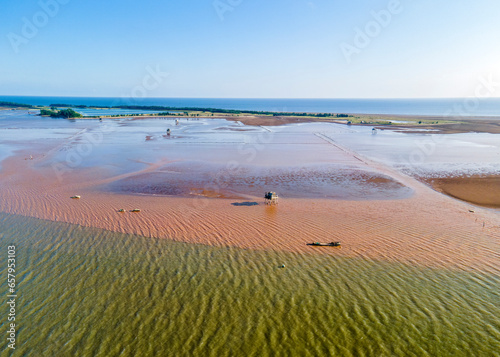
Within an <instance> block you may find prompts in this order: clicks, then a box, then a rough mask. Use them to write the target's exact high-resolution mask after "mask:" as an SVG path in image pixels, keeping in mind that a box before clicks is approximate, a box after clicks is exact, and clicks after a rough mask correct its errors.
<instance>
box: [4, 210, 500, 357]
mask: <svg viewBox="0 0 500 357" xmlns="http://www.w3.org/2000/svg"><path fill="white" fill-rule="evenodd" d="M0 242H1V244H0V256H1V259H0V262H1V264H2V265H1V267H0V268H1V274H2V275H1V276H2V285H1V286H2V290H1V291H0V293H1V295H2V300H4V301H5V302H6V300H7V297H6V295H7V284H6V265H7V246H8V245H11V244H15V245H16V247H17V266H18V271H17V272H16V273H17V279H18V294H19V297H18V301H17V303H18V304H17V317H16V322H17V324H18V334H17V348H16V350H15V351H11V350H9V349H8V348H7V342H6V336H7V333H6V331H7V319H6V316H7V313H8V312H7V308H8V307H7V305H6V303H3V304H2V306H3V307H2V309H1V316H0V319H1V325H0V329H1V331H2V335H3V337H2V345H1V349H0V356H10V355H12V356H106V357H108V356H494V355H495V353H498V352H497V351H498V350H499V347H500V345H499V341H500V304H499V302H500V299H499V295H498V294H499V287H500V278H499V277H498V276H491V275H483V274H480V273H464V272H456V271H447V270H436V269H425V268H417V267H412V266H407V265H402V264H394V263H384V262H372V261H368V260H363V259H340V258H332V257H324V256H310V255H299V254H290V253H276V252H261V251H249V250H241V249H235V248H215V247H207V246H202V245H188V244H183V243H174V242H170V241H165V240H155V239H149V238H143V237H137V236H131V235H125V234H117V233H111V232H107V231H102V230H98V229H89V228H82V227H79V226H74V225H69V224H60V223H53V222H46V221H40V220H36V219H31V218H25V217H18V216H7V215H0ZM281 264H286V267H285V268H284V269H282V268H280V265H281Z"/></svg>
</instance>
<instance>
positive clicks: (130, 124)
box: [0, 120, 500, 273]
mask: <svg viewBox="0 0 500 357" xmlns="http://www.w3.org/2000/svg"><path fill="white" fill-rule="evenodd" d="M85 122H87V123H88V122H89V121H85ZM75 124H76V125H80V123H79V122H78V121H77V122H76V123H75ZM87 125H88V124H87ZM105 125H108V126H107V127H105V128H106V130H103V129H102V127H100V126H99V124H98V123H93V124H92V126H88V127H87V128H84V129H83V130H81V129H80V128H79V127H78V128H75V129H74V130H72V131H71V132H68V134H67V135H66V136H63V137H62V138H61V137H54V138H51V139H47V140H46V141H44V143H43V144H37V145H34V144H32V141H30V140H23V139H22V138H21V139H18V140H17V141H15V143H10V144H9V147H10V148H11V149H12V150H13V153H14V154H13V155H11V156H9V157H7V158H6V159H4V160H3V161H2V170H1V171H0V210H1V211H2V212H6V213H14V214H19V215H25V216H32V217H37V218H42V219H47V220H52V221H61V222H68V223H74V224H79V225H82V226H91V227H98V228H102V229H106V230H110V231H116V232H124V233H133V234H138V235H142V236H146V237H159V238H165V239H171V240H175V241H183V242H189V243H199V244H209V245H214V246H235V247H241V248H249V249H265V250H267V249H271V250H278V251H279V250H281V251H290V252H300V253H311V254H331V255H338V256H345V257H364V258H368V259H375V260H388V261H397V262H404V263H410V264H418V265H424V266H432V267H443V266H444V267H455V268H458V269H466V270H470V269H481V270H483V271H488V272H493V273H498V271H499V266H498V261H499V260H498V258H499V255H500V253H499V237H500V216H499V214H498V211H495V210H488V209H481V208H475V212H474V213H471V212H469V209H470V205H469V204H467V203H464V202H461V201H458V200H455V199H453V198H450V197H447V196H444V195H442V194H440V193H438V192H436V191H434V190H432V189H431V188H430V187H428V186H426V185H425V184H423V183H421V182H419V181H418V180H416V179H415V178H413V177H411V176H410V175H407V174H404V173H403V172H402V171H401V170H398V169H397V168H394V167H393V166H392V165H388V164H386V163H384V162H381V161H380V160H373V159H371V158H370V157H368V156H367V155H365V154H364V153H363V152H362V150H361V152H362V153H361V154H360V152H358V151H359V150H358V149H357V148H356V146H355V145H346V143H344V142H342V140H341V137H350V136H351V135H365V134H364V133H363V132H357V133H356V132H350V131H346V130H345V126H337V125H334V124H318V123H316V124H314V123H313V124H298V125H292V126H284V127H283V128H284V129H281V130H278V129H275V128H274V127H271V128H269V129H268V130H266V129H258V130H250V131H247V130H245V129H246V127H245V126H241V125H239V124H234V123H229V124H228V123H227V122H225V121H200V122H195V121H191V122H189V123H188V122H183V123H181V125H180V126H179V127H177V128H175V127H173V128H175V131H177V133H175V132H174V134H175V135H179V136H178V138H177V139H176V138H169V139H167V138H165V137H164V136H163V135H164V130H165V128H166V126H169V125H171V123H169V122H168V121H163V122H161V121H154V120H149V121H148V120H145V121H127V120H116V121H113V122H110V123H107V124H105ZM237 127H241V128H242V129H244V130H243V131H237V130H234V129H235V128H237ZM221 128H222V129H221ZM68 130H69V129H68ZM99 131H101V132H102V133H103V134H102V140H101V141H96V143H95V144H93V145H92V144H88V140H89V139H88V136H86V135H90V134H92V135H94V138H96V137H99V136H98V135H97V133H98V132H99ZM267 133H269V134H267ZM147 137H150V140H147V139H146V138H147ZM84 148H86V149H87V151H84ZM77 154H78V155H79V156H78V155H77ZM30 155H32V156H33V159H32V160H31V159H27V158H28V157H29V156H30ZM75 157H76V158H78V157H79V158H80V160H76V159H75ZM70 159H72V160H74V161H71V160H70ZM68 160H70V161H68ZM70 163H71V165H70ZM58 165H63V166H64V165H65V166H64V168H65V170H64V171H63V174H61V173H60V172H58V170H57V169H56V168H57V167H59V166H58ZM234 167H236V168H239V169H240V170H241V171H238V170H234ZM318 167H321V168H322V169H321V170H319V169H318ZM195 168H196V169H195ZM298 168H302V169H301V170H302V171H301V170H300V169H298ZM313 168H314V169H313ZM236 172H239V173H238V174H235V173H236ZM258 172H260V173H263V174H261V175H260V176H259V175H256V173H258ZM270 172H274V174H273V175H270V174H269V173H270ZM190 175H191V176H190ZM252 175H253V176H252ZM176 177H177V179H176ZM356 177H357V178H356ZM210 180H212V181H210ZM249 180H250V181H249ZM252 180H253V182H254V187H253V188H250V189H249V183H250V182H252ZM322 180H323V181H325V182H324V185H323V186H322V185H318V182H321V181H322ZM124 182H125V183H127V184H130V186H127V185H125V186H127V187H131V188H133V190H129V191H127V190H124V189H123V186H121V189H120V190H117V189H116V188H117V187H120V185H123V183H124ZM207 182H208V184H207ZM152 183H156V184H157V185H158V187H160V191H159V192H155V191H148V190H147V184H152ZM193 183H197V184H198V185H194V184H193ZM174 184H175V185H177V186H176V187H178V188H180V189H181V191H182V190H185V188H186V187H187V188H189V189H190V190H185V191H182V192H180V193H179V192H177V191H175V190H173V191H168V190H167V191H162V190H163V189H165V188H166V187H172V186H174ZM201 184H203V185H201ZM274 184H275V185H276V186H273V185H274ZM116 185H118V186H116ZM287 185H288V186H287ZM370 185H372V187H375V188H374V192H375V193H377V195H379V194H380V193H382V194H383V193H387V197H378V196H377V195H375V196H370V194H369V192H368V193H367V194H366V196H364V197H363V191H362V190H361V191H358V193H357V195H358V196H359V197H352V195H351V196H350V195H349V194H345V195H344V196H342V195H340V196H339V195H336V194H339V193H342V192H347V193H350V192H351V191H352V192H356V188H360V187H361V188H362V187H364V186H366V187H370ZM377 185H378V186H377ZM271 186H272V188H275V187H277V189H276V190H277V191H278V192H279V190H278V189H279V188H280V187H281V186H283V187H284V191H283V192H285V193H284V194H283V195H282V196H281V198H280V201H279V204H278V205H277V206H266V205H265V204H264V199H263V198H262V196H263V193H264V192H265V191H266V190H267V189H268V187H271ZM316 186H319V187H320V188H321V189H320V190H319V191H318V192H312V191H308V190H312V188H314V187H316ZM332 186H333V187H335V188H336V190H337V191H335V190H333V191H328V188H329V187H332ZM339 187H340V188H339ZM193 189H194V190H193ZM304 190H305V191H304ZM398 190H403V191H404V192H405V194H401V192H399V193H398ZM188 191H189V192H188ZM304 192H305V193H306V194H304ZM325 192H327V193H328V192H330V193H332V192H333V194H331V195H330V196H329V197H324V196H325V195H324V194H325ZM214 193H215V194H214ZM407 193H410V194H407ZM73 195H80V196H81V198H80V199H71V198H70V197H71V196H73ZM327 196H328V194H327ZM382 196H383V195H382ZM214 197H218V198H214ZM245 202H250V203H252V204H244V203H245ZM255 203H256V204H255ZM136 208H138V209H140V210H141V211H140V212H131V211H132V210H133V209H136ZM120 209H123V212H119V210H120ZM314 241H322V242H330V241H341V242H342V248H332V247H311V246H308V245H307V243H310V242H314Z"/></svg>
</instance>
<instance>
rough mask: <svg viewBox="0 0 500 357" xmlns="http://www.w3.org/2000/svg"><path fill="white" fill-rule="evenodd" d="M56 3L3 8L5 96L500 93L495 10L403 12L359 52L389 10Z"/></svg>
mask: <svg viewBox="0 0 500 357" xmlns="http://www.w3.org/2000/svg"><path fill="white" fill-rule="evenodd" d="M51 1H57V0H42V2H46V3H50V2H51ZM59 1H61V2H67V3H66V4H60V5H59V9H54V8H53V7H52V8H51V11H48V12H51V14H49V15H53V16H52V17H51V16H49V15H46V16H45V17H44V14H43V13H40V11H45V12H47V11H46V10H42V7H41V6H40V4H39V2H38V1H35V0H26V1H14V0H2V3H1V13H0V35H1V40H0V95H49V96H50V95H65V96H130V94H131V93H132V92H133V91H134V90H136V91H138V90H140V89H138V87H141V86H142V83H143V80H144V78H146V79H147V80H148V82H147V83H148V84H147V87H148V89H146V92H145V93H147V96H148V97H237V98H245V97H250V98H267V97H269V98H381V97H382V98H383V97H387V98H397V97H407V98H411V97H465V96H472V95H474V88H475V87H476V86H477V84H478V78H479V77H480V76H484V77H487V76H488V75H492V76H493V77H494V78H497V79H498V80H499V82H500V46H499V44H500V21H499V20H498V16H499V14H500V2H499V1H498V0H476V1H456V0H454V1H451V0H440V1H435V0H434V1H431V0H419V1H417V0H401V1H399V3H400V6H399V7H400V9H399V10H401V11H399V12H398V13H395V14H393V15H391V19H390V21H388V24H387V26H385V27H382V26H380V28H379V29H377V27H376V26H372V27H371V29H372V32H371V34H372V35H373V34H375V36H373V37H369V41H368V42H369V43H368V44H367V45H366V44H365V45H366V46H365V45H363V48H360V47H357V48H356V46H355V44H354V37H355V34H356V32H355V28H359V29H361V30H362V31H363V32H365V29H366V26H367V24H369V22H370V21H373V16H372V14H371V12H372V11H380V10H383V9H387V8H388V7H389V4H390V3H391V1H388V0H382V1H381V0H372V1H365V0H363V1H339V0H337V1H334V0H273V1H269V0H265V1H264V0H241V1H238V0H220V2H219V3H223V4H224V3H225V4H228V3H229V4H230V3H233V4H235V5H234V6H231V5H227V6H230V7H231V8H232V11H229V10H228V11H226V12H224V13H223V14H222V17H223V20H221V17H220V16H219V14H218V12H217V11H216V9H215V7H214V1H213V0H168V1H161V0H142V1H137V0H134V1H132V0H106V1H102V0H100V1H97V0H64V1H63V0H59ZM238 2H239V4H238ZM221 11H223V10H221ZM34 17H35V18H34ZM24 18H25V19H28V21H30V22H31V23H33V22H36V23H38V25H34V26H35V30H36V34H34V36H33V33H29V32H27V31H24V34H23V26H24V22H23V21H24V20H23V19H24ZM372 25H373V23H372ZM25 27H26V26H25ZM25 30H26V29H25ZM31 30H33V29H31ZM377 32H378V33H377ZM26 34H27V35H29V36H25V35H26ZM28 37H31V38H28ZM20 39H21V40H20ZM346 45H347V46H353V47H346ZM342 46H343V47H342ZM342 48H344V50H343V49H342ZM345 48H350V49H351V50H352V48H355V49H356V51H357V52H356V53H353V54H352V55H351V56H349V57H350V62H348V61H347V60H346V56H345V55H344V51H345ZM16 49H17V53H16ZM148 68H150V69H155V68H159V69H160V71H162V72H168V73H169V75H168V77H165V78H163V77H160V81H157V82H155V81H152V80H151V78H148V77H147V76H148ZM497 96H498V94H497Z"/></svg>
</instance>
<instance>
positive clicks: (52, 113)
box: [40, 109, 82, 118]
mask: <svg viewBox="0 0 500 357" xmlns="http://www.w3.org/2000/svg"><path fill="white" fill-rule="evenodd" d="M40 115H42V116H49V117H52V118H81V117H82V115H81V114H80V113H77V112H75V111H74V110H73V109H63V110H57V109H56V110H49V109H41V110H40Z"/></svg>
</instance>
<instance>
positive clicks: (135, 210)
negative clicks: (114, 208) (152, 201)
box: [130, 208, 141, 212]
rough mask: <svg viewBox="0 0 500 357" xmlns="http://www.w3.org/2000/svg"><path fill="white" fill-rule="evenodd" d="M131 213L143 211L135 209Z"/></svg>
mask: <svg viewBox="0 0 500 357" xmlns="http://www.w3.org/2000/svg"><path fill="white" fill-rule="evenodd" d="M130 212H141V210H140V209H139V208H134V209H133V210H132V211H130Z"/></svg>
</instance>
